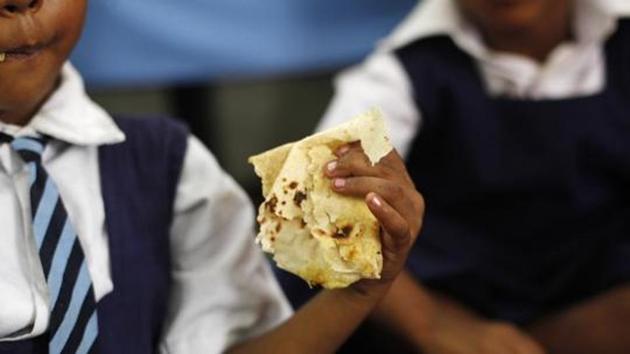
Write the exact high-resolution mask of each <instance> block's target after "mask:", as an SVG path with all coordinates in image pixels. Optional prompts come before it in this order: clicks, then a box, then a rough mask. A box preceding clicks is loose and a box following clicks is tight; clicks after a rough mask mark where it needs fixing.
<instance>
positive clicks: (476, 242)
mask: <svg viewBox="0 0 630 354" xmlns="http://www.w3.org/2000/svg"><path fill="white" fill-rule="evenodd" d="M365 106H378V107H380V108H381V109H382V110H383V111H384V113H385V114H384V115H385V117H387V119H388V124H389V127H390V131H391V132H390V133H391V136H392V140H393V143H394V145H395V146H396V147H397V149H398V151H400V152H401V154H402V155H403V156H404V157H405V159H406V163H407V168H408V170H409V171H410V174H411V176H412V178H413V180H414V182H415V183H416V184H417V185H418V186H419V188H420V190H421V191H422V193H423V195H424V197H425V199H426V202H427V208H428V209H427V215H426V217H425V222H424V227H423V237H422V239H421V240H419V242H418V243H417V244H416V245H415V246H414V249H413V251H412V254H411V256H410V258H409V261H408V264H407V266H408V267H407V271H406V272H404V273H403V274H402V276H401V277H399V279H398V281H397V282H396V284H395V285H394V287H393V288H392V290H391V291H390V294H389V295H388V297H387V298H386V300H385V301H384V302H383V304H382V306H381V308H380V311H377V316H376V318H377V319H379V320H381V321H382V322H384V323H386V324H388V325H389V326H390V328H392V329H394V330H395V331H397V332H398V333H400V334H401V335H402V336H404V337H405V338H406V339H408V340H409V342H411V343H412V344H413V345H415V346H416V347H417V348H420V349H422V350H424V351H426V352H427V353H503V354H506V353H539V352H542V351H543V350H544V349H547V350H549V351H550V352H552V353H604V352H606V353H628V352H630V341H629V339H628V338H629V337H628V336H627V333H628V329H629V327H628V323H629V322H630V198H629V196H630V195H629V194H628V193H629V192H628V191H630V188H629V186H630V2H628V1H615V0H514V1H502V0H425V1H422V2H421V3H420V4H419V5H418V6H417V8H416V9H414V11H413V12H412V13H411V14H410V15H409V16H408V18H407V19H406V20H404V21H403V22H402V23H401V24H400V25H399V26H398V28H397V29H396V30H395V31H394V32H393V33H392V34H391V35H390V36H389V37H387V38H385V39H384V40H383V41H382V42H381V43H380V44H379V45H378V47H377V49H376V50H375V51H374V52H373V53H372V54H371V55H370V56H369V57H368V58H367V59H366V60H365V62H363V63H362V64H360V65H358V66H356V67H353V68H350V69H348V70H347V71H345V72H343V73H342V74H341V75H340V76H339V77H338V78H337V80H336V95H335V97H334V98H333V101H332V103H331V105H330V107H329V109H328V111H327V113H326V114H325V117H324V119H323V121H322V122H321V124H320V127H319V129H324V128H326V127H329V126H332V125H334V124H338V123H340V122H341V121H343V120H344V119H346V118H345V117H348V116H352V114H354V113H356V112H359V111H361V109H362V108H363V107H365ZM624 333H625V334H624Z"/></svg>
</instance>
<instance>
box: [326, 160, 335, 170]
mask: <svg viewBox="0 0 630 354" xmlns="http://www.w3.org/2000/svg"><path fill="white" fill-rule="evenodd" d="M326 168H327V169H328V171H330V172H332V171H334V170H335V168H337V161H330V162H329V163H328V166H326Z"/></svg>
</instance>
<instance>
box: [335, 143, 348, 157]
mask: <svg viewBox="0 0 630 354" xmlns="http://www.w3.org/2000/svg"><path fill="white" fill-rule="evenodd" d="M349 150H350V146H348V145H344V146H342V147H340V148H339V149H337V154H338V155H344V154H345V153H346V152H348V151H349Z"/></svg>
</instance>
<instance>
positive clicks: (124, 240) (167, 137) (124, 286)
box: [0, 117, 188, 354]
mask: <svg viewBox="0 0 630 354" xmlns="http://www.w3.org/2000/svg"><path fill="white" fill-rule="evenodd" d="M116 123H117V124H118V126H119V127H120V128H121V130H122V131H123V132H124V133H125V135H126V140H125V142H123V143H120V144H114V145H104V146H101V147H100V148H99V167H100V174H101V192H102V194H103V202H104V204H105V219H106V225H105V226H106V227H107V231H108V235H109V240H108V242H109V249H110V262H111V275H112V281H113V283H114V290H113V291H112V292H111V293H109V294H107V295H105V297H104V298H103V299H101V300H100V301H99V302H98V304H97V311H98V319H99V321H98V324H99V336H98V339H97V343H96V345H95V346H94V347H93V348H92V349H93V350H92V352H94V353H103V354H105V353H108V354H109V353H111V354H114V353H115V354H149V353H157V352H158V345H159V341H160V338H161V334H162V328H163V324H164V319H165V317H166V310H167V304H168V300H169V295H170V285H171V262H170V241H169V240H170V237H169V232H170V227H171V222H172V220H173V204H174V198H175V192H176V189H177V184H178V182H179V176H180V173H181V168H182V164H183V160H184V155H185V152H186V149H187V142H188V130H187V129H186V128H185V127H184V126H182V125H181V124H179V123H177V122H175V121H173V120H170V119H165V118H158V117H152V118H149V117H147V118H146V119H139V118H128V117H127V118H124V117H118V118H116ZM4 353H6V354H9V353H10V354H46V353H48V337H47V334H43V335H41V336H38V337H36V338H33V339H28V340H21V341H16V342H1V343H0V354H4Z"/></svg>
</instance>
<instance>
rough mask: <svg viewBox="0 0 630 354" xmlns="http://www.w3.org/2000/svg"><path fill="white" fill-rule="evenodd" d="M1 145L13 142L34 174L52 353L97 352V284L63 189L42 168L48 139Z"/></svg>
mask: <svg viewBox="0 0 630 354" xmlns="http://www.w3.org/2000/svg"><path fill="white" fill-rule="evenodd" d="M2 142H7V143H10V145H11V147H12V148H13V150H15V151H16V152H17V153H18V154H19V155H20V157H21V158H22V160H23V161H24V163H25V164H26V169H27V170H28V173H29V186H30V200H31V215H32V225H33V235H34V236H35V244H36V246H37V248H38V251H39V257H40V260H41V264H42V268H43V271H44V275H45V277H46V282H47V284H48V290H49V294H50V298H49V300H50V309H51V315H50V322H49V326H48V332H47V335H48V336H49V351H50V353H51V354H56V353H90V352H96V345H95V343H96V338H97V334H98V320H97V316H96V304H95V298H94V290H93V288H92V281H91V279H90V274H89V272H88V269H87V263H86V261H85V256H84V254H83V250H82V249H81V245H80V243H79V238H78V237H77V234H76V232H75V231H74V228H73V226H72V224H71V223H70V220H69V219H68V214H67V211H66V208H65V206H64V204H63V202H62V201H61V198H60V197H59V191H58V190H57V187H56V186H55V184H54V183H53V181H52V180H51V179H50V177H49V176H48V174H47V173H46V171H45V170H44V168H43V166H42V162H41V155H42V152H43V151H44V147H45V144H46V140H45V139H43V138H36V137H18V138H13V137H11V136H9V135H6V134H3V133H0V143H2Z"/></svg>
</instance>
